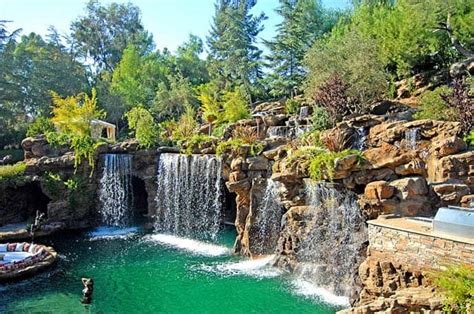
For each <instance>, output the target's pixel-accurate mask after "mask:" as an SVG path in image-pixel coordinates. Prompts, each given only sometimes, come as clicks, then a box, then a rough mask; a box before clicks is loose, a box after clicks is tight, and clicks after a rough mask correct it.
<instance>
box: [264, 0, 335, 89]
mask: <svg viewBox="0 0 474 314" xmlns="http://www.w3.org/2000/svg"><path fill="white" fill-rule="evenodd" d="M276 12H277V13H278V14H279V15H280V16H281V17H282V18H283V21H282V22H281V23H280V24H278V26H277V35H276V36H275V38H274V39H273V40H270V41H265V44H266V46H267V47H268V48H269V49H270V55H269V56H268V57H267V60H268V61H269V64H268V65H269V67H270V68H271V69H272V73H271V74H270V75H269V76H268V81H269V87H270V93H271V94H272V95H273V96H293V95H294V93H295V90H297V89H299V88H300V86H301V83H302V81H303V79H304V76H305V72H306V71H305V69H304V67H303V59H304V55H305V53H306V51H307V50H308V49H309V48H310V47H311V46H312V44H313V43H314V41H315V40H316V39H317V38H318V37H321V36H322V35H323V34H325V33H327V32H329V31H330V30H331V29H332V27H333V26H334V25H335V24H336V22H337V20H338V18H339V16H340V14H339V13H338V12H335V11H329V10H325V9H323V6H322V4H321V1H320V0H280V5H279V7H278V8H277V9H276Z"/></svg>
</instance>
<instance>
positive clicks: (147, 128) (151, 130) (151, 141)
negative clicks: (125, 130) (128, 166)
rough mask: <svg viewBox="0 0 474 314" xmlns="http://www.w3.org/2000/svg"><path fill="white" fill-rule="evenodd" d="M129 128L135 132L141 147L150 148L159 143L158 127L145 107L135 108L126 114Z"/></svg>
mask: <svg viewBox="0 0 474 314" xmlns="http://www.w3.org/2000/svg"><path fill="white" fill-rule="evenodd" d="M125 117H126V118H127V120H128V127H129V128H130V129H132V130H135V137H136V139H137V141H138V143H139V144H140V146H141V147H146V148H149V147H150V146H153V145H155V144H156V143H157V142H158V135H159V132H158V125H156V123H155V120H154V119H153V116H152V115H151V113H150V112H149V111H148V110H146V109H145V108H143V107H135V108H133V109H132V110H130V111H129V112H127V113H126V114H125Z"/></svg>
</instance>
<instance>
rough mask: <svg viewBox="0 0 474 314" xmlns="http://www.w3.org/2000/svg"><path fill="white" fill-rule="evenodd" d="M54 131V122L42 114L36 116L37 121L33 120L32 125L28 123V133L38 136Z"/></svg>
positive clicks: (28, 134)
mask: <svg viewBox="0 0 474 314" xmlns="http://www.w3.org/2000/svg"><path fill="white" fill-rule="evenodd" d="M54 131H55V130H54V124H53V123H52V122H51V120H50V119H48V118H46V117H43V116H40V117H38V118H36V119H35V121H33V122H32V123H31V124H30V125H28V130H27V131H26V135H27V136H37V135H41V134H46V133H49V132H54Z"/></svg>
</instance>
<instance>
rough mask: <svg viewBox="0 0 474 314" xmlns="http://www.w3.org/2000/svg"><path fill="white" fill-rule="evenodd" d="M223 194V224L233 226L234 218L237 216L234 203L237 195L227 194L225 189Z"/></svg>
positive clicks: (227, 191)
mask: <svg viewBox="0 0 474 314" xmlns="http://www.w3.org/2000/svg"><path fill="white" fill-rule="evenodd" d="M224 193H225V199H224V217H223V219H224V224H225V225H227V226H234V224H235V218H236V216H237V203H236V201H235V198H236V197H237V194H235V193H231V192H229V190H227V188H224Z"/></svg>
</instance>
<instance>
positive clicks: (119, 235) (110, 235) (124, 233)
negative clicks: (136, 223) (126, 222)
mask: <svg viewBox="0 0 474 314" xmlns="http://www.w3.org/2000/svg"><path fill="white" fill-rule="evenodd" d="M137 232H138V228H137V227H130V228H119V227H98V228H96V229H95V230H94V231H91V232H89V234H88V235H89V237H90V240H91V241H95V240H115V239H127V238H129V237H131V236H134V235H135V234H136V233H137Z"/></svg>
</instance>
